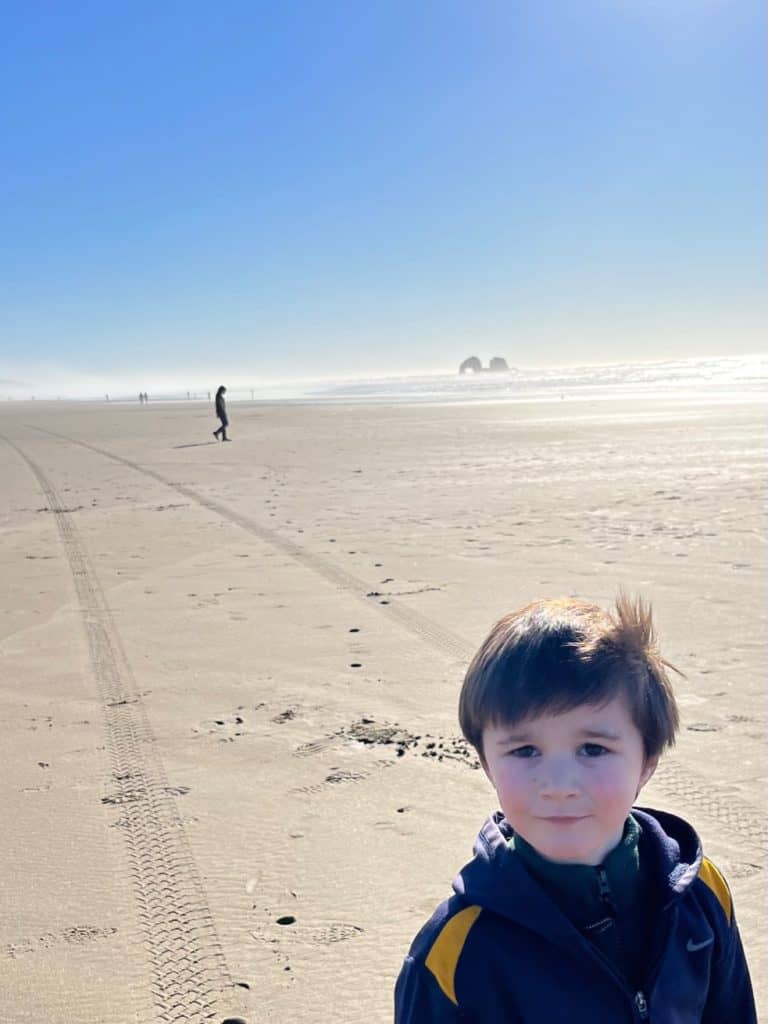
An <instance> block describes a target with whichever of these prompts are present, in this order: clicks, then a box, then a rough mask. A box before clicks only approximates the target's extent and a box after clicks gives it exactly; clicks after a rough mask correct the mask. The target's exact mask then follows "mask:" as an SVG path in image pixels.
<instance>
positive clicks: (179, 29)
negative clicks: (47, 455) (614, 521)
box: [0, 0, 767, 398]
mask: <svg viewBox="0 0 768 1024" xmlns="http://www.w3.org/2000/svg"><path fill="white" fill-rule="evenodd" d="M765 27H766V9H765V5H764V3H762V2H757V0H755V2H751V0H734V2H729V3H726V2H724V0H695V2H694V0H677V2H675V3H666V4H664V3H661V2H658V0H642V2H639V3H628V2H625V0H595V2H593V3H588V4H573V3H571V2H565V0H553V2H551V3H543V4H537V3H497V2H491V3H483V4H470V3H468V2H463V0H459V2H451V3H446V2H444V0H440V2H437V0H427V2H425V3H422V4H413V3H406V2H405V0H391V2H387V3H359V2H354V3H353V2H351V0H342V2H340V3H336V4H310V3H294V2H290V0H288V2H286V3H279V4H277V3H272V4H253V3H250V2H243V0H234V2H232V3H228V4H226V5H216V4H209V3H202V2H190V3H185V4H175V3H172V4H156V3H149V2H145V0H137V2H136V3H131V4H129V5H123V6H116V5H113V4H103V5H100V4H91V5H70V4H65V5H60V4H54V3H50V2H46V3H41V4H33V5H30V4H23V3H18V2H12V3H11V4H9V5H6V7H5V8H4V13H3V32H2V39H0V58H1V59H0V117H2V134H3V143H4V145H3V159H2V161H1V162H0V185H1V186H2V187H1V188H0V224H1V225H2V237H3V245H2V247H1V248H0V396H2V397H18V398H27V397H29V396H31V395H37V396H38V397H43V396H51V397H55V396H56V395H59V394H60V395H62V396H73V397H81V396H97V395H99V394H103V393H104V392H111V393H114V394H115V395H118V394H132V393H133V392H137V391H138V390H148V391H149V392H151V393H157V392H167V393H169V394H170V393H172V392H177V391H179V392H184V389H189V388H202V387H205V386H207V387H209V388H211V389H215V387H216V386H217V385H218V384H219V383H227V384H228V385H230V386H231V387H232V388H233V389H234V390H236V389H237V388H238V387H241V388H250V387H255V388H264V389H268V388H269V387H282V386H283V385H282V383H280V382H285V381H290V380H294V381H297V380H305V379H307V378H320V377H323V378H330V379H334V380H338V379H341V378H344V379H349V378H354V377H357V378H373V377H385V376H386V377H393V376H413V375H426V374H437V373H442V374H449V375H450V374H455V372H456V369H457V368H458V365H459V363H460V362H461V361H462V360H463V359H464V358H466V357H467V356H469V355H473V354H474V355H478V356H479V357H480V358H481V359H482V360H483V363H484V364H487V361H488V359H489V358H490V357H491V356H495V355H498V356H503V357H504V358H506V359H507V361H508V362H509V364H510V366H515V367H519V368H521V369H522V370H523V372H524V373H525V372H528V371H529V370H530V368H536V367H541V368H545V369H547V368H549V369H552V368H556V367H559V366H563V365H568V366H581V367H588V366H590V365H593V366H600V365H602V366H606V365H608V364H614V365H615V364H622V365H628V364H633V365H634V364H636V363H638V362H639V361H644V362H646V361H654V360H667V361H668V360H672V361H679V360H686V359H702V358H712V357H723V356H745V355H749V354H750V353H755V352H759V351H760V350H761V349H762V348H763V347H764V334H763V331H764V327H765V324H766V300H765V298H764V297H763V294H762V292H763V291H764V287H763V286H764V282H763V280H762V273H763V270H762V267H763V261H764V256H765V250H766V245H765V231H764V226H763V225H764V215H765V193H764V185H763V179H764V173H765V165H764V157H763V155H762V154H763V151H764V147H765V128H764V125H765V114H766V95H767V93H766V88H765V85H766V81H765V78H766V76H765V67H766V59H765V54H764V38H765ZM463 386H464V387H466V388H475V389H477V388H478V387H480V386H481V383H480V379H478V380H477V381H475V382H473V383H471V384H470V383H465V384H464V385H463ZM483 386H486V385H485V384H483ZM487 386H490V384H488V385H487ZM493 386H494V387H497V386H500V382H496V383H494V385H493ZM294 392H299V393H303V391H302V388H301V387H298V386H296V387H294ZM233 397H235V396H233Z"/></svg>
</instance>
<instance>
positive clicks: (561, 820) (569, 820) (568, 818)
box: [542, 815, 585, 825]
mask: <svg viewBox="0 0 768 1024" xmlns="http://www.w3.org/2000/svg"><path fill="white" fill-rule="evenodd" d="M584 817H585V816H584V815H580V816H578V817H577V816H575V815H555V816H554V817H551V818H542V821H547V822H549V823H550V824H551V825H575V824H576V822H577V821H584Z"/></svg>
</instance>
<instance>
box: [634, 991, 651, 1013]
mask: <svg viewBox="0 0 768 1024" xmlns="http://www.w3.org/2000/svg"><path fill="white" fill-rule="evenodd" d="M635 1006H636V1007H637V1012H638V1014H639V1015H640V1020H648V1003H647V1002H646V999H645V996H644V995H643V993H642V992H641V991H639V990H638V991H637V992H635Z"/></svg>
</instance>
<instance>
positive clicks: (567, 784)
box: [537, 761, 580, 799]
mask: <svg viewBox="0 0 768 1024" xmlns="http://www.w3.org/2000/svg"><path fill="white" fill-rule="evenodd" d="M537 782H538V784H539V792H540V793H541V795H542V796H545V797H550V798H557V799H563V797H568V796H576V794H577V793H578V792H579V788H580V787H579V784H578V779H577V778H576V773H575V772H574V770H573V765H571V764H570V763H568V762H564V761H552V762H550V763H549V764H546V765H542V767H541V770H540V772H539V773H538V779H537Z"/></svg>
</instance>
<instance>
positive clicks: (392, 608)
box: [32, 426, 768, 854]
mask: <svg viewBox="0 0 768 1024" xmlns="http://www.w3.org/2000/svg"><path fill="white" fill-rule="evenodd" d="M32 429H33V430H36V431H38V432H40V433H43V434H48V435H49V436H50V437H55V438H58V439H59V440H62V441H66V442H68V443H69V444H74V445H78V446H79V447H81V448H86V449H88V450H89V451H92V452H94V453H96V454H97V455H102V456H104V457H105V458H107V459H111V460H112V461H113V462H118V463H120V464H122V465H124V466H127V467H128V468H130V469H132V470H134V471H135V472H137V473H140V474H142V475H144V476H148V477H150V478H151V479H153V480H155V481H157V482H158V483H160V484H162V485H163V486H165V487H170V488H171V489H172V490H174V491H176V493H177V494H181V495H183V496H184V497H185V498H187V499H188V500H190V501H192V502H195V503H196V504H198V505H201V506H202V507H203V508H206V509H208V510H209V511H210V512H213V513H215V514H216V515H219V516H221V517H222V518H224V519H226V520H228V521H229V522H231V523H235V524H236V525H237V526H240V527H241V528H242V529H243V530H246V531H247V532H248V533H250V534H252V535H253V536H255V537H258V538H259V540H261V541H263V542H264V543H266V544H268V545H270V546H271V547H273V548H276V549H277V550H278V551H282V552H283V554H286V555H288V556H289V557H290V558H292V559H294V561H296V562H297V563H298V564H299V565H302V566H303V567H304V568H306V569H309V570H311V571H313V572H315V573H317V574H318V575H319V576H321V577H323V578H324V579H326V580H327V581H328V582H329V583H332V584H334V585H335V586H337V587H340V588H341V589H342V590H345V591H347V592H348V593H350V594H352V595H353V596H355V597H357V598H358V599H360V600H361V601H363V602H365V604H366V605H367V606H368V607H369V608H370V607H371V599H370V597H369V596H368V595H369V594H370V592H371V587H370V585H369V584H368V583H367V582H366V581H365V580H363V579H360V577H358V576H355V575H353V574H352V573H350V572H347V571H346V570H344V569H340V568H338V567H337V566H335V565H333V564H332V563H331V562H329V561H328V560H327V559H325V558H323V557H322V556H321V555H317V554H315V553H314V552H311V551H308V550H307V549H306V548H303V547H302V546H301V545H299V544H297V543H295V542H294V541H291V540H288V539H287V538H286V537H282V536H281V535H280V534H279V533H277V531H275V530H272V529H270V528H269V527H267V526H263V525H262V524H261V523H258V522H256V521H255V520H253V519H249V518H248V517H247V516H244V515H243V514H242V513H240V512H237V511H235V510H233V509H231V508H228V507H227V506H226V505H223V504H222V503H221V502H218V501H215V500H214V499H212V498H208V497H206V496H205V495H203V494H200V493H199V492H198V491H196V490H194V488H192V487H187V486H186V485H185V484H181V483H176V482H174V481H172V480H168V479H167V478H166V477H164V476H162V475H161V474H160V473H157V472H156V471H155V470H153V469H149V468H148V467H146V466H141V465H139V464H138V463H136V462H132V461H131V460H130V459H126V458H124V457H123V456H121V455H115V454H114V453H113V452H110V451H107V450H106V449H104V448H99V447H97V446H96V445H92V444H88V442H86V441H79V440H77V439H76V438H73V437H68V436H67V435H66V434H59V433H56V432H54V431H52V430H45V429H44V428H42V427H34V426H33V427H32ZM375 607H376V608H377V609H378V610H379V611H380V612H381V613H382V614H383V615H386V616H387V617H388V618H389V619H392V620H394V621H395V622H397V624H398V625H400V626H401V627H403V628H404V629H406V630H408V632H410V633H412V634H414V635H416V636H417V637H419V638H420V639H422V640H426V641H427V642H428V643H429V644H430V645H431V646H432V647H434V648H436V649H437V650H439V651H440V653H441V654H443V655H445V654H448V655H450V656H452V657H453V658H455V659H457V660H459V661H466V662H468V661H469V660H470V658H471V657H472V655H473V654H474V651H473V650H472V649H471V648H470V646H469V645H468V644H467V643H465V641H463V640H462V639H461V638H460V637H457V636H456V635H455V634H454V633H451V632H449V631H448V630H445V629H443V628H442V627H441V626H439V625H438V624H437V623H435V622H432V620H431V619H428V618H427V617H426V616H425V615H422V614H421V613H420V612H417V611H416V610H415V609H413V608H410V607H408V606H407V605H404V604H401V603H399V602H397V601H396V600H392V599H390V601H389V603H388V604H386V605H382V604H376V605H375ZM329 739H330V738H329V737H324V738H323V739H322V740H320V741H318V742H319V743H320V744H323V745H324V744H325V743H327V742H328V741H329ZM658 775H659V779H658V781H659V782H660V784H661V787H662V788H663V789H664V791H665V792H666V793H667V794H668V795H670V796H672V797H673V798H675V799H679V800H680V801H681V802H682V803H684V804H687V805H689V806H692V807H693V808H695V809H696V810H697V811H698V812H699V813H701V814H704V815H706V816H707V817H708V818H710V819H711V820H712V821H714V822H717V823H718V824H720V825H722V826H724V827H725V828H726V829H727V830H728V834H730V835H734V834H735V835H734V838H737V839H738V842H739V843H745V844H747V845H749V846H751V847H754V848H757V849H759V850H760V851H761V852H762V853H763V854H765V853H766V852H768V829H767V828H766V827H765V825H764V824H763V814H762V812H761V811H760V809H759V808H757V807H754V806H753V805H751V804H749V803H747V801H745V800H742V799H740V798H739V797H738V796H736V795H734V794H732V793H730V792H728V791H726V790H723V791H722V792H720V793H719V792H718V787H717V786H716V784H715V783H713V782H712V781H710V780H708V779H705V778H704V777H703V776H701V775H698V774H697V773H695V772H693V771H691V770H690V769H688V768H683V767H682V766H681V765H679V764H677V763H674V762H669V761H668V762H666V763H665V764H664V765H663V767H662V769H661V770H660V771H659V773H658Z"/></svg>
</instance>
